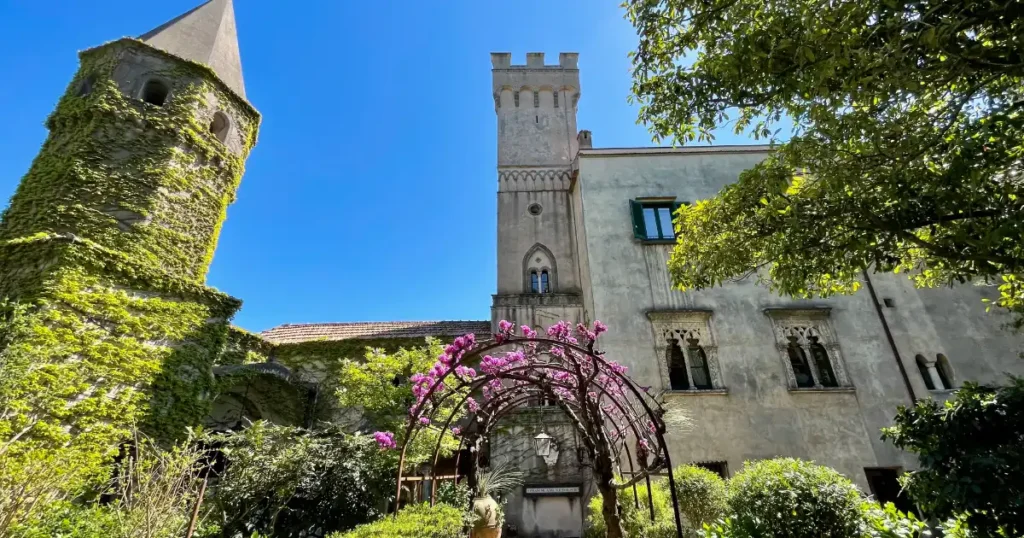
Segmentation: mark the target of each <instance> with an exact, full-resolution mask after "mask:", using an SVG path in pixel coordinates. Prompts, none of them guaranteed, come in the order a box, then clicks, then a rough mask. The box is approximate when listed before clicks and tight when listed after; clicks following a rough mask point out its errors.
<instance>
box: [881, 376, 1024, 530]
mask: <svg viewBox="0 0 1024 538" xmlns="http://www.w3.org/2000/svg"><path fill="white" fill-rule="evenodd" d="M882 437H883V438H884V439H888V440H890V441H892V442H893V444H895V445H896V446H897V447H899V448H902V449H903V450H906V451H908V452H911V453H914V454H916V455H917V457H918V459H919V461H920V462H921V468H920V469H918V470H916V471H913V472H911V473H910V474H909V475H908V476H905V477H904V478H903V486H904V488H905V489H906V491H907V493H908V494H909V496H910V498H911V499H912V500H913V501H914V502H915V503H917V505H918V506H920V507H921V509H922V510H924V512H925V513H927V514H928V515H929V516H931V517H934V518H936V519H952V520H954V521H955V522H956V523H955V528H956V529H958V530H957V531H956V532H960V531H959V529H962V528H964V527H965V526H966V527H967V528H970V530H971V532H972V533H973V535H974V536H978V537H996V536H999V537H1002V536H1024V378H1018V377H1010V378H1009V380H1008V384H1007V385H1006V386H1003V387H985V386H979V385H977V384H974V383H964V386H963V387H961V388H960V390H958V391H957V393H956V398H954V399H953V400H950V401H947V402H945V403H939V402H936V401H934V400H931V399H922V400H919V401H918V402H917V405H916V406H914V407H912V408H904V407H901V408H900V410H899V412H898V413H897V415H896V419H895V421H894V424H893V425H892V426H891V427H889V428H886V429H884V430H883V431H882Z"/></svg>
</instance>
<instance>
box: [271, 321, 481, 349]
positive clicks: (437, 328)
mask: <svg viewBox="0 0 1024 538" xmlns="http://www.w3.org/2000/svg"><path fill="white" fill-rule="evenodd" d="M490 332H491V322H489V321H364V322H354V323H294V324H293V323H286V324H284V325H279V326H277V327H274V328H273V329H267V330H265V331H263V332H262V333H260V335H261V336H263V338H265V339H266V340H268V341H270V342H273V343H275V344H294V343H298V342H308V341H310V340H349V339H355V338H424V337H427V336H462V335H463V334H466V333H476V334H477V335H478V336H485V335H487V334H490Z"/></svg>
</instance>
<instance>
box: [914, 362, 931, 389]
mask: <svg viewBox="0 0 1024 538" xmlns="http://www.w3.org/2000/svg"><path fill="white" fill-rule="evenodd" d="M914 361H915V362H917V371H918V372H921V379H923V380H924V386H925V387H927V388H928V390H935V383H933V382H932V374H931V373H930V372H928V361H926V360H925V358H924V356H923V355H918V356H916V357H914Z"/></svg>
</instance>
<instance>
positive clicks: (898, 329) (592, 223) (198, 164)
mask: <svg viewBox="0 0 1024 538" xmlns="http://www.w3.org/2000/svg"><path fill="white" fill-rule="evenodd" d="M81 58H82V69H81V70H80V71H79V73H77V74H76V76H75V79H74V80H73V81H72V83H71V84H70V85H69V87H68V90H67V93H66V94H65V95H64V97H62V99H61V102H60V103H59V104H58V107H57V110H56V111H55V113H54V115H53V116H52V117H51V119H50V120H49V122H48V126H49V127H50V129H51V133H50V137H49V138H48V139H47V141H46V143H45V145H44V146H43V149H42V150H41V152H40V156H39V157H38V158H37V159H36V161H35V163H34V164H33V167H32V169H31V170H30V171H29V172H28V174H27V175H26V176H25V179H24V180H23V181H22V184H21V185H20V186H19V188H18V191H17V193H16V194H15V196H14V198H13V199H12V201H11V204H10V206H9V207H8V208H7V209H6V210H5V212H4V214H3V220H2V223H0V296H2V297H4V298H8V299H14V300H18V301H21V302H22V303H24V304H26V305H27V306H29V307H30V308H29V314H30V317H29V319H28V325H29V326H30V327H32V328H33V329H36V330H35V331H34V332H31V331H30V332H26V333H24V334H18V335H15V337H14V341H15V343H16V344H17V345H18V346H17V347H19V348H25V349H31V350H41V351H44V352H45V353H42V354H39V355H37V356H38V357H45V359H46V360H47V361H49V363H50V365H51V366H52V368H53V370H54V371H56V372H58V373H59V375H54V376H53V377H54V378H57V379H60V378H66V379H69V380H72V381H74V382H75V383H79V384H81V385H82V386H89V387H91V388H90V390H88V391H85V392H84V393H83V394H81V395H78V396H76V397H77V398H78V400H77V401H79V402H81V401H84V399H86V398H91V399H95V400H96V401H97V402H100V400H104V399H106V400H111V399H112V398H114V397H115V396H117V397H118V398H119V399H120V400H121V401H124V402H127V403H128V404H131V405H129V406H126V407H125V408H126V409H131V410H132V411H131V412H130V413H129V412H121V408H119V407H113V406H107V405H95V406H93V405H90V406H86V405H81V406H80V407H79V408H80V409H82V410H83V411H82V415H81V416H79V415H78V414H75V413H71V415H72V416H71V418H70V419H68V420H69V421H70V422H72V424H75V423H76V422H75V421H77V423H81V424H106V425H110V429H109V431H105V432H104V437H103V439H102V440H103V443H116V442H117V441H118V440H119V436H120V435H122V434H123V433H124V431H126V428H127V427H128V425H129V423H130V422H134V421H140V422H144V423H146V424H149V425H150V426H151V427H152V428H153V429H154V430H156V431H161V430H162V429H165V427H166V428H173V427H180V426H182V425H184V424H186V423H189V422H195V421H198V420H201V419H202V416H201V415H204V414H205V415H206V422H207V424H208V425H210V426H211V427H214V428H232V427H235V426H236V425H237V424H240V423H243V422H244V421H245V420H246V419H248V420H256V419H268V420H271V421H274V422H278V423H289V424H299V425H303V424H311V423H312V421H313V420H314V419H317V418H323V417H325V416H329V417H334V418H335V419H336V420H345V419H346V414H345V413H344V412H343V411H344V410H337V409H327V410H325V409H324V408H323V405H324V402H326V401H329V400H330V398H329V395H327V397H325V395H324V394H322V392H323V390H322V386H323V383H324V380H325V379H329V378H330V377H331V376H332V375H334V373H335V372H334V369H336V368H337V367H338V363H339V362H340V359H341V358H358V357H361V356H362V353H363V352H364V351H365V349H366V347H367V346H373V347H379V348H384V349H396V348H397V347H400V346H412V345H418V344H422V342H423V341H424V340H423V339H424V337H426V336H434V337H440V338H453V337H455V336H458V335H461V334H464V333H467V332H475V333H478V334H480V333H485V332H488V331H489V330H493V327H494V325H495V324H496V323H497V322H498V320H502V319H507V320H511V321H515V322H516V323H517V324H527V325H530V326H531V327H534V328H536V329H539V330H540V329H544V328H546V327H547V326H549V325H551V324H552V323H554V322H556V321H558V320H563V319H564V320H569V321H573V322H590V321H593V320H598V319H599V320H601V321H603V322H605V323H606V324H607V325H608V326H609V328H610V332H609V333H608V334H607V335H606V336H605V337H604V338H603V340H602V347H603V351H605V352H606V353H607V356H608V357H609V358H611V359H613V360H616V361H618V362H619V363H622V364H625V365H627V366H628V367H629V369H630V374H631V376H632V377H633V378H634V380H636V381H637V382H638V383H639V384H640V385H643V386H650V387H652V390H653V392H655V393H657V394H659V397H660V398H661V399H662V400H663V401H664V403H665V405H666V406H667V407H669V408H678V409H682V410H684V411H685V412H686V413H687V414H688V415H689V416H690V417H691V421H692V424H691V425H690V426H689V427H686V428H676V429H673V430H671V431H669V433H668V441H669V448H670V451H671V455H672V460H673V461H674V462H676V463H682V462H694V463H699V464H701V465H704V466H706V467H708V468H711V469H714V470H716V471H717V472H720V473H721V474H723V475H724V476H728V475H731V474H733V473H734V472H736V471H737V470H739V469H740V468H741V466H742V464H743V462H744V461H748V460H755V459H761V458H771V457H775V456H795V457H800V458H805V459H811V460H814V461H817V462H819V463H821V464H824V465H828V466H831V467H834V468H836V469H838V470H839V471H840V472H842V473H844V474H845V475H847V476H848V477H850V478H851V479H852V480H853V481H854V482H856V483H857V484H858V485H859V486H861V487H862V488H863V489H864V490H866V491H871V492H873V493H875V494H876V495H878V496H880V497H883V498H885V497H886V496H890V495H893V494H894V492H893V491H892V489H891V488H892V485H893V480H894V477H895V476H896V474H897V473H898V471H899V470H901V469H908V468H913V467H914V466H915V461H914V459H913V458H912V457H911V456H910V455H908V454H906V453H903V452H901V451H899V450H896V449H895V448H894V447H893V446H891V445H888V444H886V443H884V442H882V441H881V440H880V437H879V430H880V429H881V428H882V427H884V426H886V425H888V424H889V423H890V421H891V419H892V416H893V414H894V412H895V409H896V407H897V406H899V405H906V404H910V403H911V402H913V401H914V400H916V399H921V398H945V397H947V396H948V395H949V394H950V393H951V391H953V390H955V389H956V387H958V386H959V385H960V384H962V383H963V382H965V381H968V380H970V381H977V382H981V383H989V384H998V383H1001V382H1003V380H1004V375H1005V374H1007V373H1009V374H1017V375H1021V374H1024V363H1022V362H1021V361H1020V359H1019V358H1018V354H1019V353H1020V351H1021V350H1022V349H1024V339H1022V338H1021V336H1020V335H1019V334H1013V333H1010V332H1007V331H1006V330H1004V329H1003V328H1002V325H1003V323H1004V322H1005V321H1007V319H1006V318H1005V317H1004V315H1003V314H1002V313H1000V312H986V311H985V307H984V303H983V302H982V299H983V298H993V297H995V296H996V295H997V292H996V290H995V289H993V288H990V287H985V286H981V285H968V286H961V287H958V288H955V289H923V290H922V289H916V288H914V287H913V286H912V285H911V283H910V281H909V280H907V279H906V278H904V277H900V276H896V275H889V274H868V273H865V274H864V275H863V283H864V291H862V292H861V293H858V294H856V295H853V296H844V297H836V298H831V299H822V300H806V301H795V300H791V299H787V298H782V297H779V296H777V295H774V294H772V293H770V292H769V291H767V290H766V289H765V288H763V287H762V286H759V285H758V284H757V283H756V282H755V281H754V280H752V279H744V280H739V281H736V282H732V283H730V284H728V285H725V286H723V287H719V288H714V289H709V290H704V291H693V292H687V293H682V292H679V291H676V290H674V289H673V288H672V286H671V282H670V278H669V274H668V271H667V266H666V263H667V261H668V258H669V255H670V252H671V249H672V244H673V242H674V237H673V231H672V226H671V211H672V209H673V208H674V207H676V206H677V205H678V204H680V203H686V202H690V201H694V200H698V199H703V198H708V197H711V196H714V195H715V194H716V193H717V192H718V191H719V190H720V189H722V187H724V186H725V185H727V184H729V183H730V182H732V181H735V180H736V179H737V178H738V176H739V174H740V173H741V172H742V171H743V170H745V169H747V168H749V167H751V166H753V165H754V164H756V163H757V162H759V161H760V160H761V159H763V158H764V157H765V156H766V155H767V154H768V152H769V151H770V148H768V147H765V146H714V147H684V148H595V147H594V145H593V141H592V138H591V133H590V132H588V131H577V125H576V112H577V107H578V105H579V103H580V95H581V86H580V76H579V70H578V66H577V62H578V55H576V54H574V53H562V54H560V55H559V58H558V62H557V64H554V65H547V64H545V61H544V55H543V54H540V53H532V54H528V55H527V60H526V63H525V64H524V65H515V64H513V63H512V58H511V55H510V54H507V53H496V54H492V57H491V61H492V79H493V84H492V88H491V90H492V93H493V96H494V110H495V113H496V117H497V140H498V144H497V145H498V147H497V150H498V151H497V180H498V181H497V198H498V204H497V207H498V210H497V249H498V256H497V260H498V264H497V268H496V269H497V270H496V276H497V282H496V290H495V291H496V293H495V294H494V295H493V297H492V319H491V320H489V321H441V322H391V323H334V324H331V323H328V324H298V325H294V324H289V325H284V326H281V327H276V328H273V329H270V330H268V331H265V332H263V333H262V334H261V335H253V334H249V333H245V332H244V331H241V330H238V329H236V328H231V327H229V324H228V320H229V319H230V317H231V316H232V315H233V313H234V312H235V311H236V310H237V308H238V306H239V301H238V300H236V299H234V298H231V297H228V296H226V295H224V294H221V293H220V292H218V291H216V290H213V289H210V288H207V287H206V285H205V273H206V270H207V268H208V266H209V262H210V259H211V256H212V254H213V249H214V246H215V244H216V239H217V235H218V233H219V230H220V225H221V222H222V221H223V218H224V214H225V212H226V208H227V205H228V204H229V203H231V202H232V201H233V200H234V195H235V191H236V189H237V186H238V182H239V181H240V179H241V174H242V168H243V165H244V161H245V159H246V157H247V156H248V153H249V151H250V149H251V148H252V145H253V144H254V143H255V137H256V132H257V129H258V125H259V121H260V117H259V114H258V113H257V112H256V110H255V109H254V108H253V107H252V105H251V104H250V103H249V102H248V101H247V99H246V96H245V87H244V84H243V80H242V70H241V62H240V58H239V52H238V45H237V39H236V37H235V19H234V14H233V7H232V3H231V1H230V0H210V1H208V2H206V3H205V4H203V5H201V6H199V7H197V8H196V9H194V10H192V11H190V12H188V13H186V14H183V15H182V16H180V17H177V18H175V19H174V20H172V21H170V22H168V23H167V24H165V25H163V26H160V27H158V28H157V29H155V30H153V31H151V32H149V33H147V34H145V35H143V36H141V37H140V38H139V39H121V40H118V41H114V42H111V43H108V44H106V45H102V46H99V47H96V48H94V49H90V50H87V51H85V52H83V53H82V54H81ZM467 180H468V179H467ZM69 200H73V201H75V202H76V203H68V201H69ZM481 300H483V298H481ZM83 312H92V313H93V314H92V315H86V314H83ZM96 319H103V320H105V322H104V323H97V322H96ZM48 331H53V332H55V333H60V334H66V335H72V336H73V337H74V340H73V341H71V340H69V343H70V344H73V346H71V345H66V346H53V345H52V343H51V342H48V341H37V340H39V339H38V335H39V334H44V333H47V332H48ZM33 334H35V335H36V336H32V335H33ZM72 336H69V337H68V338H71V337H72ZM33 338H35V339H33ZM13 348H14V346H11V347H10V348H8V349H13ZM71 349H83V350H100V349H102V350H103V353H101V354H95V356H94V355H88V354H87V355H86V356H85V358H84V359H83V356H80V354H78V353H75V352H72V351H68V350H71ZM3 351H7V350H6V349H5V350H0V352H3ZM115 356H116V357H120V358H125V359H131V360H132V361H133V362H132V363H131V366H132V367H133V368H136V369H138V370H139V371H141V372H143V374H144V375H139V376H137V377H136V378H132V379H120V378H118V376H116V375H115V376H112V375H110V374H111V373H117V372H116V371H115V370H114V369H112V367H109V365H108V364H106V362H107V361H108V358H109V357H115ZM118 364H120V365H121V366H120V368H124V364H128V363H125V362H121V363H118ZM237 374H241V375H237ZM99 389H103V390H99ZM211 394H217V395H218V396H217V398H216V400H215V401H212V402H211V401H209V399H208V398H209V395H211ZM125 395H128V396H130V398H129V397H128V396H125ZM150 401H151V402H154V404H153V405H152V406H145V405H143V404H142V402H150ZM107 403H109V402H107ZM537 404H538V405H536V406H535V407H532V408H530V409H527V410H525V411H524V412H523V413H521V414H519V415H517V416H515V417H513V418H512V419H510V421H509V424H508V425H507V427H506V428H504V429H503V430H502V432H501V434H500V435H499V436H498V437H497V438H496V439H494V442H493V445H492V447H491V450H492V454H491V456H492V458H495V459H498V458H515V459H516V461H517V462H518V463H519V464H520V465H521V466H522V467H523V468H524V469H525V470H526V471H527V473H528V474H527V484H526V485H525V486H524V487H523V488H522V489H521V490H520V491H518V492H516V493H515V494H514V495H513V496H512V498H511V499H510V502H509V505H508V520H509V522H510V523H511V524H512V525H514V526H515V527H516V528H517V530H518V533H519V535H520V536H532V537H545V538H571V537H578V536H581V535H582V527H583V518H584V517H585V513H584V508H583V506H584V504H585V502H586V499H587V498H588V497H589V496H590V495H592V492H593V487H592V484H591V483H590V481H589V479H588V473H587V470H586V466H585V462H582V461H580V460H581V457H580V456H579V452H578V451H577V450H576V448H577V446H576V439H575V436H574V433H573V431H572V429H571V428H570V427H569V426H568V425H567V424H566V423H565V422H564V420H563V417H561V414H560V412H559V411H557V409H556V408H554V407H549V406H545V405H543V402H537ZM108 408H109V409H112V410H113V411H111V412H110V413H109V416H108V415H96V416H93V415H90V414H88V409H108ZM176 408H180V409H176ZM325 413H327V414H325ZM179 429H180V428H179ZM165 433H169V435H173V432H165ZM540 434H545V435H548V436H550V437H551V438H552V439H553V441H554V449H553V451H552V453H550V454H548V455H547V456H546V457H542V456H539V455H537V454H535V452H534V450H533V449H534V445H533V444H532V442H533V441H534V439H535V437H536V436H538V435H540ZM83 438H84V437H83ZM57 441H60V442H64V441H63V440H62V439H57ZM103 443H97V444H95V445H89V446H87V447H84V448H82V450H91V451H95V452H97V453H99V452H103V451H104V450H105V445H104V444H103Z"/></svg>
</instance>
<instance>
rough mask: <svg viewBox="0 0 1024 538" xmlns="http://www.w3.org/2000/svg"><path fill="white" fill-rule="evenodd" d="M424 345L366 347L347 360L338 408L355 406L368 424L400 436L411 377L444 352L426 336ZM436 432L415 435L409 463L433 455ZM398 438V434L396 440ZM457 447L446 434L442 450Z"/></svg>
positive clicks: (411, 398) (410, 399) (409, 402)
mask: <svg viewBox="0 0 1024 538" xmlns="http://www.w3.org/2000/svg"><path fill="white" fill-rule="evenodd" d="M426 344H427V345H426V346H424V347H416V348H409V349H405V348H403V349H399V350H398V351H395V352H393V353H388V352H385V351H383V350H380V349H368V350H367V352H366V356H365V358H364V359H363V360H361V361H353V360H346V361H345V362H344V364H343V365H342V367H341V371H340V374H339V378H338V389H337V391H336V394H337V397H338V403H339V405H340V407H342V408H347V409H358V410H359V411H360V412H361V413H362V416H363V419H364V420H365V421H366V424H367V426H369V427H372V428H375V429H379V430H383V431H388V432H397V433H398V435H399V436H401V435H402V432H403V431H404V428H403V427H402V426H403V425H404V424H405V421H406V418H407V417H408V411H409V406H410V405H412V403H413V401H415V397H414V396H413V392H412V386H413V385H412V383H410V381H409V379H410V377H412V376H413V374H414V373H416V372H425V371H427V370H429V369H430V368H431V366H432V365H433V364H434V361H435V360H436V358H437V357H438V356H439V355H441V354H442V353H443V352H444V346H442V345H441V343H440V342H439V341H438V340H436V339H434V338H428V339H427V341H426ZM452 409H454V407H453V406H448V407H445V409H444V411H445V412H446V413H447V412H450V411H451V410H452ZM462 415H463V414H462V413H457V414H456V418H455V420H453V422H452V424H453V425H454V424H457V421H458V419H459V418H461V417H462ZM443 416H447V414H445V415H443ZM439 434H440V430H439V429H437V428H432V429H430V430H429V431H426V432H424V434H423V435H419V436H417V438H416V439H415V440H414V441H413V445H412V446H411V447H410V449H409V452H408V457H407V459H408V461H409V463H411V464H416V463H420V462H423V461H426V460H427V459H430V458H432V457H433V455H434V446H435V445H436V443H437V436H438V435H439ZM401 441H402V439H401V437H399V439H398V442H401ZM457 447H458V441H457V440H456V439H455V438H454V437H453V436H451V435H445V439H444V441H443V442H442V445H441V448H442V451H443V452H445V453H448V452H450V451H452V450H454V449H456V448H457Z"/></svg>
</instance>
